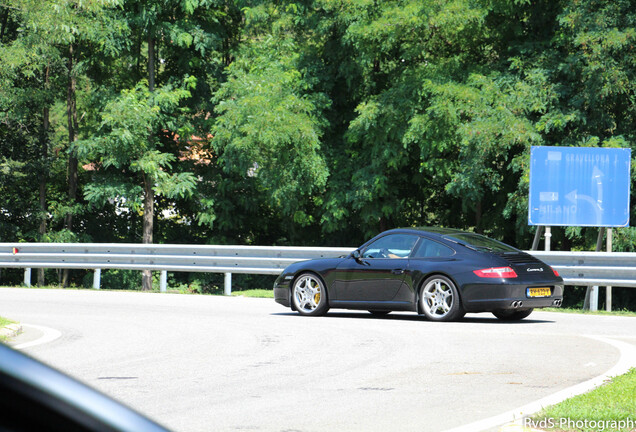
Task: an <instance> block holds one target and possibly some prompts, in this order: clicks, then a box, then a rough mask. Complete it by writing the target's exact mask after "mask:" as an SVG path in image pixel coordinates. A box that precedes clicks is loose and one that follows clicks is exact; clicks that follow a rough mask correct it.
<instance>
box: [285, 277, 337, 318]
mask: <svg viewBox="0 0 636 432" xmlns="http://www.w3.org/2000/svg"><path fill="white" fill-rule="evenodd" d="M292 301H293V302H294V308H295V309H296V310H297V311H298V313H299V314H301V315H308V316H319V315H324V314H325V313H327V310H328V309H329V302H328V301H327V290H326V289H325V286H324V284H323V283H322V280H320V278H319V277H318V276H316V275H315V274H313V273H303V274H301V275H300V276H298V278H296V281H295V282H294V286H293V287H292Z"/></svg>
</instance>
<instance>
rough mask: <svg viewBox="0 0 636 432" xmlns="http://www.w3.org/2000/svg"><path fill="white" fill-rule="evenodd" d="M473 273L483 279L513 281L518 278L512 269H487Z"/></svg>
mask: <svg viewBox="0 0 636 432" xmlns="http://www.w3.org/2000/svg"><path fill="white" fill-rule="evenodd" d="M473 273H475V274H476V275H477V276H479V277H482V278H504V279H511V278H516V277H517V272H515V271H514V270H513V269H511V268H510V267H492V268H487V269H481V270H474V271H473Z"/></svg>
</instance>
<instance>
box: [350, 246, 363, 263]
mask: <svg viewBox="0 0 636 432" xmlns="http://www.w3.org/2000/svg"><path fill="white" fill-rule="evenodd" d="M351 258H353V259H354V260H356V261H357V262H360V261H361V260H362V254H361V253H360V250H359V249H356V250H354V251H353V252H351Z"/></svg>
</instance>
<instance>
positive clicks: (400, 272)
mask: <svg viewBox="0 0 636 432" xmlns="http://www.w3.org/2000/svg"><path fill="white" fill-rule="evenodd" d="M391 273H393V274H395V275H401V274H403V273H404V269H394V270H391Z"/></svg>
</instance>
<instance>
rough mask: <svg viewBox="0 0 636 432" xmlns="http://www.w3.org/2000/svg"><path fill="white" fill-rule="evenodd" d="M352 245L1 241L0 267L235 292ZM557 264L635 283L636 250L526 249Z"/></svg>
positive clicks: (570, 276)
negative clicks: (136, 276) (254, 277)
mask: <svg viewBox="0 0 636 432" xmlns="http://www.w3.org/2000/svg"><path fill="white" fill-rule="evenodd" d="M353 250H354V248H320V247H290V246H216V245H215V246H210V245H156V244H148V245H144V244H121V243H0V268H3V267H4V268H24V269H26V270H25V284H26V285H30V280H31V275H30V269H32V268H60V269H61V268H70V269H93V270H95V276H94V279H93V287H94V288H99V284H100V277H101V276H100V275H101V269H127V270H154V271H160V272H161V278H160V281H161V283H160V285H161V290H162V291H165V290H166V273H167V272H168V271H172V272H209V273H224V274H225V292H226V293H227V294H229V293H230V292H231V275H232V273H248V274H271V275H275V274H279V273H281V272H282V270H283V269H284V268H285V267H286V266H288V265H289V264H291V263H293V262H297V261H302V260H307V259H313V258H333V257H338V256H342V255H347V254H349V253H350V252H351V251H353ZM528 252H529V253H531V254H532V255H534V256H536V257H537V258H539V259H541V260H543V261H544V262H545V263H547V264H549V265H551V266H552V267H554V268H555V269H556V270H557V271H558V272H559V273H560V274H561V276H562V277H563V279H564V281H565V284H566V285H570V286H614V287H636V253H625V252H612V253H606V252H543V251H528Z"/></svg>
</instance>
